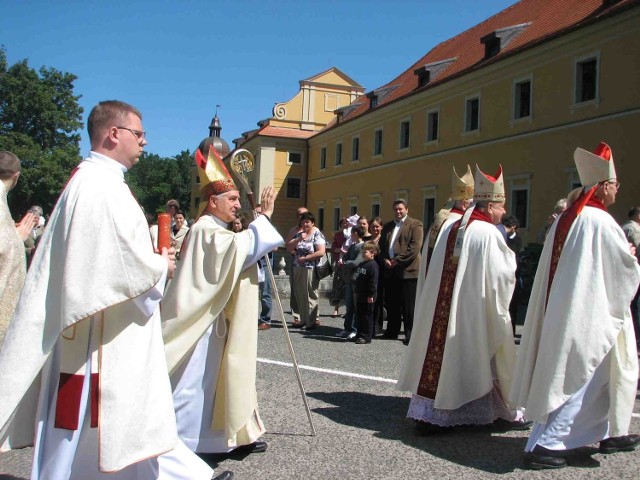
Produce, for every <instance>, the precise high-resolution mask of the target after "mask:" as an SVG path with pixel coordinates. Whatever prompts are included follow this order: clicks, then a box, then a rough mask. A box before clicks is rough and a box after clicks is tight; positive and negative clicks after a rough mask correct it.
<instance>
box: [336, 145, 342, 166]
mask: <svg viewBox="0 0 640 480" xmlns="http://www.w3.org/2000/svg"><path fill="white" fill-rule="evenodd" d="M340 165H342V144H341V143H336V167H338V166H340Z"/></svg>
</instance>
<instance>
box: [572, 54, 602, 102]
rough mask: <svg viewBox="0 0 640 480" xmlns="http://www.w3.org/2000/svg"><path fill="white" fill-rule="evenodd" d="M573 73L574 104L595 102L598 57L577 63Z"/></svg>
mask: <svg viewBox="0 0 640 480" xmlns="http://www.w3.org/2000/svg"><path fill="white" fill-rule="evenodd" d="M575 72H576V79H575V103H583V102H588V101H591V100H595V99H596V98H597V96H598V57H597V56H595V57H594V56H592V57H589V58H585V59H582V60H579V61H577V62H576V64H575Z"/></svg>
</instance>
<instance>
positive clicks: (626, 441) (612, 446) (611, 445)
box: [599, 435, 640, 453]
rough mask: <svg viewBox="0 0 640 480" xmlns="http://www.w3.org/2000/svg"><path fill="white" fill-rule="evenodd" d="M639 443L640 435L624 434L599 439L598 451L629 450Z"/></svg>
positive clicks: (614, 451)
mask: <svg viewBox="0 0 640 480" xmlns="http://www.w3.org/2000/svg"><path fill="white" fill-rule="evenodd" d="M638 445H640V435H624V436H622V437H611V438H607V439H606V440H601V441H600V449H599V450H600V453H616V452H630V451H631V450H635V448H636V447H637V446H638Z"/></svg>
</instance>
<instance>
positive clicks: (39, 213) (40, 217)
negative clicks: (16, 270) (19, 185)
mask: <svg viewBox="0 0 640 480" xmlns="http://www.w3.org/2000/svg"><path fill="white" fill-rule="evenodd" d="M29 212H30V213H32V214H33V216H34V217H35V218H36V220H37V222H38V223H37V224H36V226H35V227H34V228H33V229H32V230H31V232H30V233H29V235H28V236H27V238H25V239H24V249H25V252H26V254H27V264H28V265H30V264H31V259H32V258H33V253H34V252H35V250H36V247H37V246H38V242H39V241H40V237H41V236H42V234H43V233H44V224H45V220H44V212H43V210H42V207H41V206H39V205H34V206H33V207H31V208H30V209H29Z"/></svg>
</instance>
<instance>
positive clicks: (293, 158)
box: [287, 152, 302, 164]
mask: <svg viewBox="0 0 640 480" xmlns="http://www.w3.org/2000/svg"><path fill="white" fill-rule="evenodd" d="M287 162H288V163H289V164H294V163H296V164H300V163H302V154H301V153H298V152H289V158H288V159H287Z"/></svg>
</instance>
